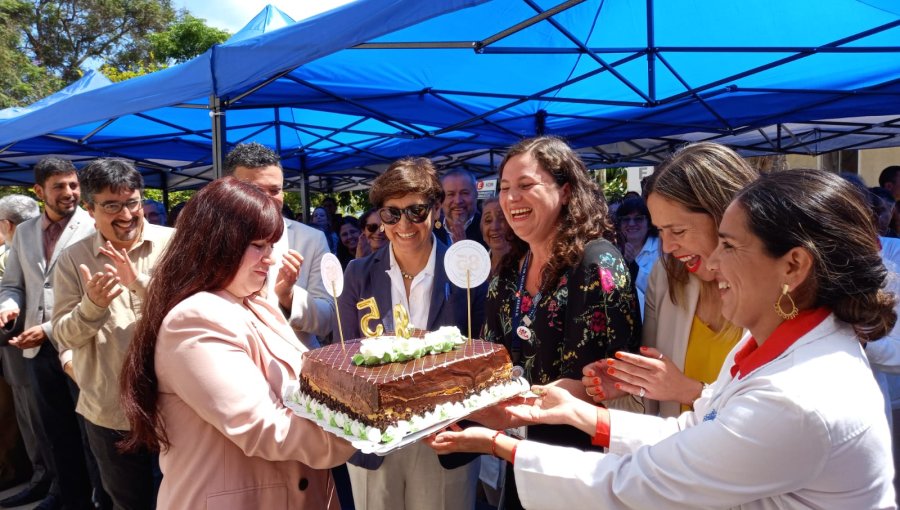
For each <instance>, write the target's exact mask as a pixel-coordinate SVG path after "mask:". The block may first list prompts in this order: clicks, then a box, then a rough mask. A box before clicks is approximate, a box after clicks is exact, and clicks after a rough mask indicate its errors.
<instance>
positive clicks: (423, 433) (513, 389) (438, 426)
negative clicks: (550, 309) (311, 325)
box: [284, 377, 531, 456]
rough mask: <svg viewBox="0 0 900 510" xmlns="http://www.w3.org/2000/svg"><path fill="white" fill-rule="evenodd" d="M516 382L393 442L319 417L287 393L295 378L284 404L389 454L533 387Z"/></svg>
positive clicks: (359, 445) (367, 448) (360, 445)
mask: <svg viewBox="0 0 900 510" xmlns="http://www.w3.org/2000/svg"><path fill="white" fill-rule="evenodd" d="M513 382H514V383H516V384H515V385H509V386H507V387H506V389H507V390H508V391H503V392H501V393H500V394H499V395H497V396H496V398H494V399H490V400H487V399H485V400H482V401H481V403H480V405H477V406H472V407H465V410H464V412H462V413H459V414H458V415H454V416H451V417H449V418H447V419H444V420H441V421H438V422H436V423H433V424H431V425H427V426H425V427H424V428H422V429H420V430H417V431H415V432H410V433H408V434H407V435H405V436H403V437H400V438H396V439H394V441H392V442H390V443H376V442H372V441H367V440H364V439H359V438H358V437H356V436H350V435H347V434H345V433H344V429H342V428H338V427H335V426H333V425H330V424H329V423H327V422H326V421H325V420H320V419H319V418H318V417H317V416H316V415H315V413H311V412H309V411H307V410H306V409H305V408H304V407H303V406H301V405H300V404H298V403H296V402H294V401H293V400H292V399H290V398H288V396H289V395H291V394H293V392H294V391H296V389H297V387H298V383H297V382H296V381H292V384H290V385H289V387H288V388H286V389H285V398H284V405H285V407H287V408H288V409H290V410H291V411H293V412H294V414H296V415H297V416H299V417H301V418H306V419H307V420H309V421H311V422H313V423H315V424H316V425H318V426H319V427H320V428H321V429H322V430H324V431H326V432H328V433H330V434H333V435H335V436H337V437H339V438H341V439H345V440H347V441H349V442H350V444H352V445H353V447H354V448H356V449H358V450H359V451H361V452H362V453H366V454H368V453H374V454H375V455H379V456H384V455H388V454H390V453H392V452H394V451H397V450H399V449H400V448H403V447H405V446H408V445H411V444H413V443H415V442H416V441H418V440H420V439H422V438H424V437H427V436H429V435H431V434H434V433H435V432H439V431H441V430H443V429H445V428H447V427H449V426H450V425H452V424H454V423H456V422H458V421H460V420H463V419H465V418H466V417H467V416H469V415H470V414H472V413H474V412H476V411H480V410H481V409H485V408H487V407H490V406H493V405H496V404H498V403H500V402H503V401H506V400H509V399H511V398H513V397H516V396H518V395H523V394H527V393H528V392H529V390H530V388H531V386H530V385H529V384H528V381H526V380H525V378H523V377H520V378H517V379H513Z"/></svg>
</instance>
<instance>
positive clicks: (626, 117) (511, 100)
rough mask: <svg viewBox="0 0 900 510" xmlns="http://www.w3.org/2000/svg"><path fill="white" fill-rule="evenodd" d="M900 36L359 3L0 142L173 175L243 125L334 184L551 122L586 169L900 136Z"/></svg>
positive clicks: (839, 19)
mask: <svg viewBox="0 0 900 510" xmlns="http://www.w3.org/2000/svg"><path fill="white" fill-rule="evenodd" d="M398 16H402V19H398V18H397V17H398ZM262 26H263V27H264V28H263V29H261V30H260V31H261V32H265V30H266V29H265V24H263V25H262ZM404 27H405V28H404ZM898 52H900V15H898V9H897V8H896V7H894V6H893V4H892V3H890V2H887V1H885V0H867V1H860V0H828V1H821V0H818V1H817V0H795V1H791V2H778V3H773V2H770V1H764V0H748V1H744V2H719V1H713V0H692V1H683V2H655V1H653V0H581V1H578V0H570V1H562V0H492V1H487V2H478V1H471V2H458V3H454V4H450V3H448V2H444V1H433V2H429V1H423V0H419V1H415V2H404V1H402V0H401V1H397V2H389V1H386V0H384V1H382V0H359V1H357V2H354V3H352V4H348V5H346V6H344V7H343V8H340V9H337V10H335V11H331V12H329V13H325V14H323V15H320V16H317V17H315V18H311V19H308V20H303V21H301V22H299V23H295V24H288V25H285V26H284V27H283V28H279V29H277V30H273V31H268V32H265V33H261V34H260V35H257V36H248V37H244V38H240V39H239V40H232V41H229V42H227V43H225V44H223V45H220V46H218V47H216V48H214V49H213V50H211V51H210V52H208V53H207V54H205V55H203V56H201V57H199V58H198V59H195V60H194V61H191V62H188V63H186V64H183V65H182V66H176V67H174V68H172V69H167V70H165V71H161V72H159V73H154V74H153V75H150V76H146V77H141V78H137V79H134V80H130V81H128V82H124V83H120V84H114V85H111V86H109V87H105V88H103V89H100V90H95V91H91V92H87V93H84V94H79V95H78V96H73V97H71V98H68V99H67V100H65V101H60V102H58V103H56V104H53V105H50V106H47V107H45V108H41V109H38V110H36V111H33V112H30V113H28V114H25V115H22V116H20V117H17V118H15V119H13V120H11V121H9V122H5V123H2V124H0V147H4V146H8V148H7V152H14V151H16V150H18V149H19V148H20V146H21V144H25V143H31V142H33V141H34V140H35V139H36V137H41V136H43V135H46V134H48V133H49V134H51V135H52V136H54V137H56V139H64V140H69V141H70V142H72V143H73V145H74V146H77V147H81V148H90V149H91V150H92V151H97V152H100V153H102V152H104V151H108V152H109V153H113V154H117V155H123V156H126V157H132V158H134V159H136V160H137V161H139V163H140V162H151V163H153V164H158V165H161V166H166V167H167V168H169V169H170V170H171V172H166V173H160V176H161V178H160V179H159V181H160V182H161V185H162V186H164V187H167V188H171V189H177V188H182V187H190V186H196V185H197V184H198V183H200V182H203V181H204V180H207V179H209V178H212V176H213V175H215V172H214V170H211V168H214V167H215V165H217V164H218V162H219V161H220V159H221V154H222V152H223V151H227V149H228V147H229V146H231V145H233V144H235V143H239V142H242V141H249V140H255V141H259V142H262V143H265V144H267V145H270V146H272V147H274V148H276V149H277V150H278V151H279V153H280V154H281V155H282V157H283V158H284V161H285V168H286V174H287V176H288V178H289V179H293V180H295V182H297V183H299V182H301V181H305V180H307V179H308V180H309V182H310V183H311V185H312V186H315V187H318V188H323V189H346V188H348V187H351V186H354V185H356V184H358V183H359V182H360V181H362V182H363V183H364V182H365V181H366V180H368V179H371V178H372V177H373V176H375V175H377V173H378V172H379V171H380V169H382V168H383V167H384V166H385V165H386V164H388V163H389V162H390V161H392V160H393V159H396V158H397V157H401V156H405V155H411V154H414V155H425V156H429V157H432V158H433V159H435V161H437V162H438V164H439V165H442V166H455V165H462V166H467V167H469V168H472V169H474V170H476V171H480V172H483V173H487V172H491V171H492V169H493V168H494V167H495V165H496V164H497V163H498V162H499V160H500V157H501V156H502V153H503V150H504V149H505V147H507V146H509V145H510V144H512V143H514V142H515V141H517V140H518V139H519V138H521V137H523V136H530V135H534V134H540V133H555V134H560V135H563V136H565V137H566V138H567V139H568V140H569V141H570V142H571V143H572V144H573V145H575V146H577V147H579V148H581V150H582V151H583V154H584V157H585V159H586V160H587V161H588V162H589V163H590V164H591V165H592V166H601V165H618V164H622V163H626V162H636V163H648V162H649V163H653V162H655V161H658V160H659V159H660V158H661V157H662V156H663V155H664V154H665V153H667V152H669V151H671V150H672V148H673V147H674V146H676V145H679V144H681V143H684V141H687V140H699V139H713V140H719V141H722V142H724V143H730V144H733V145H734V146H736V147H737V148H738V149H740V150H741V151H742V152H744V153H745V154H765V153H772V152H797V153H817V152H826V151H831V150H837V149H841V148H851V147H870V146H871V147H878V146H887V145H896V144H897V140H900V138H898V137H897V134H898V133H900V130H898V122H900V101H898V95H900V59H898V58H897V54H898ZM210 116H211V117H210ZM849 117H852V118H855V119H854V120H846V119H847V118H849ZM211 118H212V121H211V120H210V119H211ZM836 119H837V120H836ZM10 144H12V145H10ZM29 150H35V148H34V147H32V148H30V149H29ZM4 154H5V153H4V152H0V158H3V157H4ZM162 176H165V177H166V178H165V179H162ZM0 179H2V173H0ZM148 183H150V184H151V185H153V183H151V181H149V180H148Z"/></svg>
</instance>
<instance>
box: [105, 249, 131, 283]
mask: <svg viewBox="0 0 900 510" xmlns="http://www.w3.org/2000/svg"><path fill="white" fill-rule="evenodd" d="M100 253H102V254H104V255H106V256H107V257H109V258H110V259H112V262H113V265H114V266H115V268H116V275H117V276H118V277H119V283H121V284H122V285H124V286H126V287H127V286H129V285H131V284H132V283H134V281H135V280H137V275H138V271H137V267H135V265H134V262H132V261H131V259H130V258H129V257H128V250H126V249H125V248H122V249H121V250H117V249H115V247H114V246H113V245H112V243H111V242H109V241H106V244H105V245H104V246H101V247H100ZM107 267H109V266H107Z"/></svg>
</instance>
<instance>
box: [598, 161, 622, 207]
mask: <svg viewBox="0 0 900 510" xmlns="http://www.w3.org/2000/svg"><path fill="white" fill-rule="evenodd" d="M600 171H601V172H605V178H604V182H602V184H601V187H602V188H603V195H604V196H605V197H606V201H607V202H614V201H616V200H620V199H621V198H622V197H624V196H625V193H626V192H627V191H628V171H627V170H626V169H624V168H606V169H601V170H600Z"/></svg>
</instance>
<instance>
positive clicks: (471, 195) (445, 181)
mask: <svg viewBox="0 0 900 510" xmlns="http://www.w3.org/2000/svg"><path fill="white" fill-rule="evenodd" d="M441 187H442V188H444V202H443V204H442V207H443V210H444V228H445V229H446V230H447V233H449V234H450V235H449V239H448V241H449V242H450V243H454V242H456V241H461V240H463V239H471V240H472V241H475V242H478V243H480V244H482V245H484V238H483V236H482V235H481V212H479V211H478V205H477V199H478V190H477V189H476V183H475V176H474V175H472V173H471V172H469V171H467V170H464V169H461V168H459V169H455V170H451V171H449V172H447V173H446V174H444V176H443V177H442V178H441ZM448 244H449V243H448ZM485 247H487V246H485Z"/></svg>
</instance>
